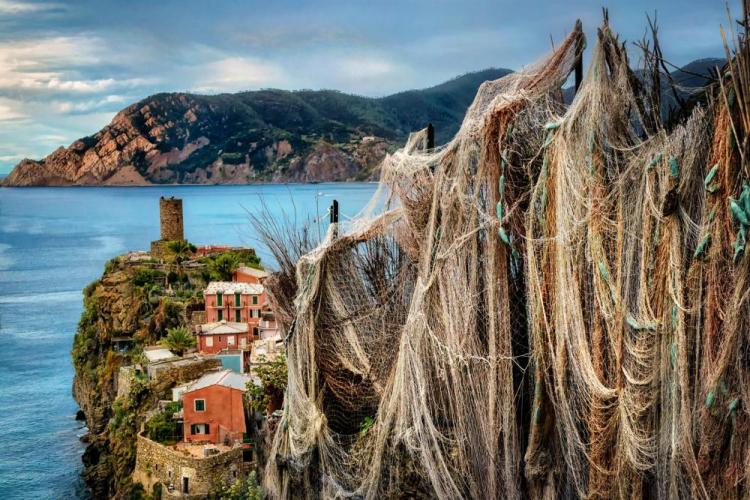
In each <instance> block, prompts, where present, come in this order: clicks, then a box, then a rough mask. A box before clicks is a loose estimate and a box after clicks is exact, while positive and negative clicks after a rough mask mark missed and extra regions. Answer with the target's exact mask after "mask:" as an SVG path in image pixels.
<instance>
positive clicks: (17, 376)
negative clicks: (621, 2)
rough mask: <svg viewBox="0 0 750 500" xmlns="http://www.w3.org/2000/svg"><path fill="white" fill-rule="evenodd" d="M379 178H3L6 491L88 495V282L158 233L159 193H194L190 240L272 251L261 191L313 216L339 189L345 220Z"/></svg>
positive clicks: (0, 435) (266, 198) (1, 390)
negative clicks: (260, 238) (108, 184)
mask: <svg viewBox="0 0 750 500" xmlns="http://www.w3.org/2000/svg"><path fill="white" fill-rule="evenodd" d="M375 187H376V186H375V185H374V184H314V185H264V186H175V187H145V188H32V189H19V188H0V401H2V403H3V404H2V411H0V498H3V499H5V498H33V499H44V498H56V499H57V498H80V497H84V496H85V494H86V491H85V486H84V485H83V484H82V482H81V480H80V479H79V473H80V470H81V461H80V456H81V453H82V452H83V445H81V444H80V442H79V439H78V436H79V435H81V434H82V433H83V432H85V429H84V428H83V427H82V425H81V423H80V422H76V421H75V413H76V411H77V409H78V407H77V406H76V403H75V401H73V398H72V396H71V383H72V380H73V367H72V364H71V360H70V348H71V345H72V340H73V334H74V333H75V329H76V324H77V322H78V318H79V316H80V314H81V307H82V304H81V300H82V298H81V290H82V288H83V287H84V286H85V285H86V284H88V283H89V282H91V281H93V280H94V279H96V278H97V277H99V276H100V275H101V273H102V271H103V266H104V263H105V262H106V261H107V260H109V259H110V258H112V257H114V256H115V255H118V254H121V253H123V252H125V251H126V250H138V249H143V250H146V249H148V247H149V243H150V241H151V240H155V239H158V238H159V219H158V217H159V197H160V196H176V197H179V198H182V199H183V200H184V201H183V206H184V211H185V236H186V237H187V239H188V240H190V241H191V242H193V243H196V244H235V245H236V244H244V245H247V246H253V247H255V248H256V250H257V251H258V253H259V255H261V258H263V259H264V260H266V261H267V260H268V258H269V256H268V253H267V252H266V251H265V250H264V249H262V248H260V247H259V244H258V242H257V240H256V238H255V235H254V233H253V231H252V228H251V227H250V225H249V223H248V220H247V211H253V210H258V209H259V206H260V202H261V200H262V201H263V202H264V203H265V204H266V205H267V206H268V208H269V209H270V210H271V211H272V213H274V214H275V216H277V217H280V216H281V214H282V213H283V211H286V212H287V213H292V214H293V213H294V212H295V211H296V215H297V218H298V220H303V219H308V218H313V217H315V213H316V202H317V210H319V212H320V213H321V214H322V213H324V212H325V210H326V208H327V207H328V206H329V205H330V203H331V200H332V199H333V198H336V199H338V201H339V204H340V213H341V220H345V218H346V216H352V215H354V214H355V213H356V212H358V211H359V209H361V208H362V207H363V206H364V205H365V204H366V203H367V201H369V199H370V197H371V195H372V194H373V192H374V191H375ZM326 225H327V223H326V224H323V225H322V226H321V230H322V231H323V232H324V231H325V226H326Z"/></svg>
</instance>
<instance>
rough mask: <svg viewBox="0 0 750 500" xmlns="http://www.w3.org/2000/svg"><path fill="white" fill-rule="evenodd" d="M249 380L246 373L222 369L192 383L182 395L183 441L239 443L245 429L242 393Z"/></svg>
mask: <svg viewBox="0 0 750 500" xmlns="http://www.w3.org/2000/svg"><path fill="white" fill-rule="evenodd" d="M250 380H251V379H250V377H249V376H248V375H242V374H239V373H235V372H233V371H231V370H222V371H219V372H210V373H207V374H205V375H203V376H202V377H201V378H199V379H198V380H196V381H195V382H193V383H192V384H191V385H190V386H189V387H188V388H187V389H186V390H185V392H184V393H183V395H182V408H183V418H184V436H185V441H186V442H189V443H198V442H201V443H203V442H208V443H214V444H229V445H232V444H234V443H236V442H241V441H242V438H243V434H244V433H245V432H246V431H247V427H246V425H245V410H244V404H243V402H242V395H243V394H244V393H245V391H246V390H247V383H248V382H249V381H250Z"/></svg>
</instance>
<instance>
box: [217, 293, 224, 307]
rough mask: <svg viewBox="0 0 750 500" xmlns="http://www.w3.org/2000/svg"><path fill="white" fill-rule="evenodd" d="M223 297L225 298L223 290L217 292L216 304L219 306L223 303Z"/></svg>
mask: <svg viewBox="0 0 750 500" xmlns="http://www.w3.org/2000/svg"><path fill="white" fill-rule="evenodd" d="M223 298H224V297H223V296H222V294H221V292H217V293H216V305H217V306H221V305H222V303H221V300H222V299H223Z"/></svg>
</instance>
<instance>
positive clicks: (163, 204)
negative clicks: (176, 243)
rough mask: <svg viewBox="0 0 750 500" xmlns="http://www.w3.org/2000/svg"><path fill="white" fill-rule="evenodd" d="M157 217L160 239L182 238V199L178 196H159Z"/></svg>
mask: <svg viewBox="0 0 750 500" xmlns="http://www.w3.org/2000/svg"><path fill="white" fill-rule="evenodd" d="M159 217H160V221H161V239H162V240H167V241H172V240H184V239H185V234H184V229H183V226H182V200H181V199H180V198H175V197H174V196H172V197H171V198H165V197H163V196H162V197H161V198H160V199H159Z"/></svg>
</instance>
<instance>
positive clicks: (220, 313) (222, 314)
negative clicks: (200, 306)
mask: <svg viewBox="0 0 750 500" xmlns="http://www.w3.org/2000/svg"><path fill="white" fill-rule="evenodd" d="M223 319H224V311H222V310H221V309H219V321H221V320H223Z"/></svg>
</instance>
